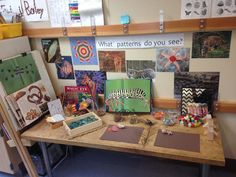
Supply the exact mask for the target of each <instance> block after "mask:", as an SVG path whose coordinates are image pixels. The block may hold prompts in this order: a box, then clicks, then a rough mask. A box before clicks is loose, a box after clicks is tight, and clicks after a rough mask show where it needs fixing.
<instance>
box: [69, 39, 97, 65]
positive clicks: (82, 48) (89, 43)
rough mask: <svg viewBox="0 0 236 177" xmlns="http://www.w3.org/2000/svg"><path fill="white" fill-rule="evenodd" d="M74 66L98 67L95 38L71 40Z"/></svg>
mask: <svg viewBox="0 0 236 177" xmlns="http://www.w3.org/2000/svg"><path fill="white" fill-rule="evenodd" d="M70 44H71V50H72V60H73V64H74V65H97V64H98V61H97V51H96V45H95V38H94V37H74V38H70Z"/></svg>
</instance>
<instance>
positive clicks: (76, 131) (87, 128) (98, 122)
mask: <svg viewBox="0 0 236 177" xmlns="http://www.w3.org/2000/svg"><path fill="white" fill-rule="evenodd" d="M89 116H95V118H96V119H97V120H96V121H94V122H91V123H89V124H86V125H82V126H80V127H77V128H74V129H71V128H70V127H69V126H68V124H70V123H72V122H76V121H79V120H81V119H84V118H86V117H89ZM63 126H64V128H65V130H66V132H67V134H68V135H69V136H70V138H73V137H76V136H79V135H82V134H84V133H86V132H90V131H92V130H95V129H97V128H98V127H100V126H102V120H101V118H100V117H98V116H97V115H96V114H95V113H93V112H89V113H87V114H83V115H81V116H77V117H75V118H74V119H70V120H65V121H63Z"/></svg>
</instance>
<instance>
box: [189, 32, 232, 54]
mask: <svg viewBox="0 0 236 177" xmlns="http://www.w3.org/2000/svg"><path fill="white" fill-rule="evenodd" d="M231 33H232V31H215V32H196V33H193V42H192V43H193V46H192V58H229V53H230V42H231Z"/></svg>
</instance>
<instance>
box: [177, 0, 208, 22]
mask: <svg viewBox="0 0 236 177" xmlns="http://www.w3.org/2000/svg"><path fill="white" fill-rule="evenodd" d="M210 15H211V0H182V1H181V18H182V19H197V18H209V17H210Z"/></svg>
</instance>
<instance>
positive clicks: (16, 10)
mask: <svg viewBox="0 0 236 177" xmlns="http://www.w3.org/2000/svg"><path fill="white" fill-rule="evenodd" d="M0 13H1V14H2V15H3V17H4V19H5V21H6V22H7V23H10V22H11V21H12V16H14V15H15V14H22V9H21V3H20V0H14V3H12V1H9V0H0Z"/></svg>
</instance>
